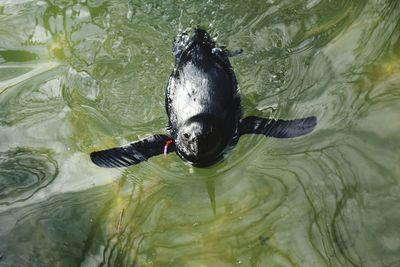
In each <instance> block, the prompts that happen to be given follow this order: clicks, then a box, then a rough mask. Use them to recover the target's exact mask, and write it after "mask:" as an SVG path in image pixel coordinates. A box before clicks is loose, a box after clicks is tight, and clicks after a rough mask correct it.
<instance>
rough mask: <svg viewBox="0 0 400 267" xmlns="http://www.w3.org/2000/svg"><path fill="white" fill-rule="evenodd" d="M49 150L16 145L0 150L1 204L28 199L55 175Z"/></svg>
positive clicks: (55, 165)
mask: <svg viewBox="0 0 400 267" xmlns="http://www.w3.org/2000/svg"><path fill="white" fill-rule="evenodd" d="M57 174H58V167H57V163H56V162H55V161H54V160H53V159H52V157H51V154H50V153H49V152H48V151H38V150H30V149H26V148H18V149H15V150H12V151H7V152H3V153H1V154H0V205H11V204H13V203H16V202H21V201H27V200H28V199H29V198H30V197H32V196H33V195H34V194H35V193H36V192H37V191H39V190H41V189H43V188H45V187H46V186H47V185H49V184H50V183H51V182H52V181H53V180H54V179H55V177H56V176H57Z"/></svg>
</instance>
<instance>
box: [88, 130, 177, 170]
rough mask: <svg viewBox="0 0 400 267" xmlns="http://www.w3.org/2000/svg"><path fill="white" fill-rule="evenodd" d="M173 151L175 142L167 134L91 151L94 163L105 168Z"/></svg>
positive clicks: (124, 165) (129, 163) (140, 160)
mask: <svg viewBox="0 0 400 267" xmlns="http://www.w3.org/2000/svg"><path fill="white" fill-rule="evenodd" d="M173 151H175V144H174V143H173V142H172V139H171V137H169V136H167V135H154V136H150V137H147V138H145V139H142V140H139V141H136V142H133V143H131V144H128V145H125V146H122V147H115V148H111V149H106V150H102V151H96V152H92V153H91V154H90V158H91V160H92V161H93V163H94V164H96V165H97V166H100V167H105V168H115V167H126V166H130V165H133V164H138V163H140V162H142V161H145V160H147V159H148V158H150V157H152V156H157V155H160V154H163V153H169V152H173Z"/></svg>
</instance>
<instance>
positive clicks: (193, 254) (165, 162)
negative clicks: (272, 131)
mask: <svg viewBox="0 0 400 267" xmlns="http://www.w3.org/2000/svg"><path fill="white" fill-rule="evenodd" d="M399 5H400V3H399V2H398V1H389V0H380V1H335V2H333V1H315V0H313V1H292V0H285V1H248V2H246V4H243V3H239V2H232V1H230V2H229V1H223V2H216V1H203V3H199V2H195V1H185V2H176V1H162V2H160V1H146V3H142V2H139V1H134V0H132V1H128V2H127V3H121V2H118V1H39V2H38V1H18V2H11V1H7V2H3V3H2V4H0V25H7V27H5V26H0V37H1V38H0V70H1V72H0V151H1V152H0V165H1V166H0V225H1V227H0V239H1V240H2V241H3V242H1V243H0V254H3V255H4V256H3V259H0V264H3V265H4V266H13V265H14V266H15V265H18V266H39V265H40V266H41V265H49V266H52V265H54V264H56V263H58V264H62V265H74V266H75V265H82V266H97V265H102V266H104V265H107V266H116V265H122V266H130V265H133V264H135V265H138V266H151V265H153V266H234V265H242V266H397V265H398V264H399V262H400V260H399V257H398V255H399V252H400V241H399V239H398V238H397V235H396V234H397V230H398V229H397V228H398V227H397V225H398V224H399V222H400V213H399V212H398V210H399V207H398V206H399V205H398V204H397V203H400V201H399V192H400V188H399V179H398V177H399V173H400V168H399V167H398V166H400V157H399V156H398V153H397V151H398V149H399V144H400V140H399V138H398V134H397V133H398V131H399V128H400V124H399V123H398V122H399V121H400V118H399V115H398V110H399V94H398V87H399V84H400V79H399V73H400V72H399V70H400V67H399V64H398V62H399V57H400V45H399V44H400V41H399V40H400V31H399V27H400V24H399V20H398V18H399V16H400V14H399V12H400V7H399ZM21 25H22V26H21ZM197 25H199V26H202V27H204V28H206V29H207V30H209V32H210V33H211V35H212V36H215V38H216V39H217V41H218V43H220V44H222V45H226V46H227V47H229V48H232V49H238V48H243V49H244V54H243V55H241V56H240V57H235V58H233V59H232V64H233V66H234V69H235V71H236V73H237V76H238V81H239V84H240V87H241V91H242V103H243V107H244V113H245V115H258V116H277V117H282V118H294V117H305V116H307V115H317V116H318V122H319V124H318V126H317V129H316V131H315V132H313V133H312V134H311V135H309V136H305V137H302V138H296V139H291V140H276V139H272V138H269V139H266V138H262V137H257V136H245V137H244V138H241V140H240V142H239V143H238V145H237V146H236V147H235V149H234V150H233V151H231V153H230V154H229V155H227V157H226V158H225V160H224V161H222V162H220V163H218V164H217V165H215V166H212V167H210V168H207V169H196V168H193V167H190V166H188V165H186V164H185V163H183V162H182V161H181V160H180V159H179V158H178V157H177V156H176V155H169V156H168V157H164V156H159V157H155V158H152V159H150V160H149V161H147V162H144V163H142V164H140V165H138V166H133V167H130V168H126V169H122V170H114V171H109V170H103V169H99V168H96V167H95V166H92V165H91V163H90V161H89V159H88V158H87V155H88V153H89V152H91V151H93V150H98V149H101V148H106V147H111V146H114V145H119V144H123V143H126V142H129V141H131V140H136V139H138V138H142V137H146V136H147V135H150V134H153V133H159V132H163V131H165V125H166V116H165V111H164V88H165V87H164V86H165V84H166V81H167V78H168V75H169V73H170V71H171V67H172V63H173V57H172V54H171V52H170V49H171V43H172V39H173V37H174V36H175V35H176V34H177V33H178V32H179V31H181V30H185V29H187V28H190V27H192V26H197ZM50 151H51V152H50Z"/></svg>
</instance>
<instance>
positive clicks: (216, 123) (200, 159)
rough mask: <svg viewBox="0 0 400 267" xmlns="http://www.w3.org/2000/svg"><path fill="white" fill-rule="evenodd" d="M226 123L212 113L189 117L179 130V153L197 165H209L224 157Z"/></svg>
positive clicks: (177, 144) (226, 139)
mask: <svg viewBox="0 0 400 267" xmlns="http://www.w3.org/2000/svg"><path fill="white" fill-rule="evenodd" d="M224 128H225V127H224V123H223V122H222V121H221V120H220V119H218V118H216V117H215V116H212V115H210V114H200V115H196V116H194V117H192V118H190V119H188V120H187V121H186V122H185V123H184V124H183V125H182V126H181V127H180V128H179V130H178V132H177V138H176V140H175V144H176V148H177V153H178V155H179V156H180V157H181V158H182V159H184V160H185V161H188V162H190V163H191V164H193V165H195V166H209V165H212V164H213V163H215V162H217V161H218V160H219V159H220V158H221V157H222V152H223V150H224V149H225V147H226V145H227V142H228V138H227V136H226V131H225V129H224Z"/></svg>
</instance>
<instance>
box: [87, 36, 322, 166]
mask: <svg viewBox="0 0 400 267" xmlns="http://www.w3.org/2000/svg"><path fill="white" fill-rule="evenodd" d="M172 52H173V54H174V56H175V65H174V68H173V70H172V73H171V75H170V77H169V80H168V84H167V87H166V90H165V108H166V113H167V116H168V126H167V131H168V133H169V134H168V135H164V134H157V135H153V136H149V137H147V138H144V139H141V140H138V141H136V142H133V143H130V144H127V145H125V146H121V147H115V148H111V149H106V150H102V151H96V152H92V153H91V154H90V157H91V160H92V162H93V163H94V164H96V165H97V166H100V167H106V168H114V167H127V166H130V165H134V164H138V163H140V162H142V161H145V160H147V159H149V158H150V157H153V156H157V155H161V154H164V155H166V154H168V153H171V152H176V153H177V154H178V156H179V157H180V158H181V159H182V160H184V161H185V162H187V163H189V164H191V165H193V166H195V167H208V166H211V165H213V164H215V163H217V162H219V161H220V160H222V159H223V157H224V155H226V154H227V152H228V151H229V150H231V149H232V148H233V147H234V146H235V145H236V144H237V142H238V140H239V138H240V136H242V135H244V134H258V135H264V136H267V137H275V138H292V137H297V136H302V135H305V134H308V133H310V132H311V131H312V130H313V129H314V128H315V126H316V124H317V119H316V117H315V116H310V117H306V118H301V119H293V120H283V119H274V118H261V117H256V116H249V117H245V118H241V116H242V109H241V105H240V92H239V88H238V83H237V80H236V76H235V73H234V71H233V68H232V66H231V64H230V62H229V57H232V56H236V55H239V54H241V53H242V50H237V51H229V50H227V49H226V48H225V47H218V46H216V43H215V42H214V41H213V40H212V38H211V37H210V35H209V34H208V33H207V32H206V31H205V30H203V29H195V30H194V31H193V33H192V35H191V36H189V35H188V34H187V33H183V34H180V35H178V37H177V38H176V40H175V42H174V44H173V49H172Z"/></svg>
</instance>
